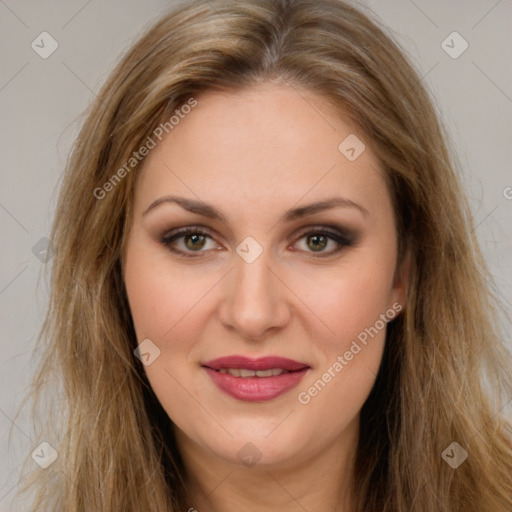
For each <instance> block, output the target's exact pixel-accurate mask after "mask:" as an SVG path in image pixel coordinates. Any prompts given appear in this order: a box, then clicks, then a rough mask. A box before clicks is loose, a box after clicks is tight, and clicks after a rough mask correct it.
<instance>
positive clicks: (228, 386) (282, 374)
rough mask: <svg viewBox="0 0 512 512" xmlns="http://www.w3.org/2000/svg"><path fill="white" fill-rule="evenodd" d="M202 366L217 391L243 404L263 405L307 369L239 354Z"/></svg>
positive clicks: (289, 362)
mask: <svg viewBox="0 0 512 512" xmlns="http://www.w3.org/2000/svg"><path fill="white" fill-rule="evenodd" d="M202 367H203V368H204V369H205V370H206V372H207V373H208V375H209V377H210V378H211V379H212V381H213V383H214V384H215V385H216V386H217V387H218V388H219V389H220V390H221V391H223V392H224V393H226V394H228V395H230V396H232V397H233V398H236V399H237V400H243V401H245V402H265V401H268V400H272V399H273V398H276V397H277V396H279V395H282V394H283V393H286V392H287V391H289V390H290V389H292V388H294V387H295V386H297V384H298V383H299V382H300V380H301V379H302V378H303V377H304V375H305V374H306V372H307V371H308V369H309V368H310V367H309V365H307V364H305V363H301V362H298V361H293V360H292V359H287V358H284V357H277V356H267V357H262V358H259V359H250V358H248V357H245V356H240V355H233V356H226V357H220V358H218V359H214V360H212V361H208V362H206V363H203V364H202Z"/></svg>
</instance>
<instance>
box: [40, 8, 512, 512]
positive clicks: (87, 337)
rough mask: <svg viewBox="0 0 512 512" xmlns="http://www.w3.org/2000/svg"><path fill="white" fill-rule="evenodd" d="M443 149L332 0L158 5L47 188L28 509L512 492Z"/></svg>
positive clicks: (486, 342) (422, 100)
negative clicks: (51, 391)
mask: <svg viewBox="0 0 512 512" xmlns="http://www.w3.org/2000/svg"><path fill="white" fill-rule="evenodd" d="M453 168H454V164H453V163H452V162H451V159H450V156H449V152H448V149H447V146H446V143H445V140H444V135H443V132H442V128H441V127H440V125H439V122H438V120H437V117H436V114H435V111H434V109H433V107H432V104H431V101H430V99H429V97H428V95H427V93H426V92H425V90H424V88H423V86H422V85H421V83H420V79H419V77H418V76H417V74H416V73H415V71H414V70H413V69H412V67H411V66H410V64H409V63H408V62H407V60H406V59H405V57H404V56H403V55H402V53H401V51H400V50H399V48H398V47H397V45H396V44H395V43H394V42H392V41H391V39H390V38H389V37H388V36H386V35H385V34H384V32H383V30H382V29H380V28H379V27H378V26H377V24H376V23H375V22H373V21H371V20H370V19H369V18H368V17H367V16H365V15H364V14H362V13H361V12H359V11H358V10H356V9H355V8H353V7H351V6H350V5H348V4H345V3H343V2H341V1H338V0H322V1H320V2H318V1H315V2H313V1H309V0H297V1H294V2H288V1H284V0H283V1H276V0H258V1H256V0H243V1H240V2H230V1H225V0H211V1H209V2H199V1H197V2H196V1H192V2H187V3H185V4H183V5H182V6H180V7H179V8H176V9H175V10H174V11H172V12H171V13H169V14H168V15H167V16H165V17H164V18H163V19H162V20H160V21H159V22H158V23H157V24H156V25H155V26H154V27H152V28H151V29H150V30H149V31H148V33H147V34H146V35H145V36H144V37H143V38H142V39H141V40H140V41H139V42H137V43H136V44H135V45H134V47H133V48H132V49H131V50H130V51H129V52H128V54H127V55H126V56H125V57H124V58H123V60H122V62H121V63H120V64H119V66H118V67H117V68H116V70H115V71H114V72H113V74H112V75H111V77H110V78H109V80H108V81H107V83H106V84H105V86H104V88H103V90H102V91H101V93H100V94H99V95H98V98H97V101H96V102H95V104H94V105H93V106H92V108H91V111H90V113H89V116H88V118H87V120H86V122H85V124H84V126H83V129H82V131H81V133H80V135H79V137H78V140H77V142H76V145H75V148H74V151H73V153H72V156H71V158H70V161H69V165H68V169H67V173H66V176H65V180H64V183H63V186H62V190H61V194H60V202H59V207H58V211H57V214H56V218H55V224H54V229H53V234H52V239H53V241H54V243H55V244H56V247H57V248H58V250H57V251H56V255H55V258H54V262H53V265H54V268H53V274H52V294H51V303H50V307H49V311H48V316H47V320H46V323H45V326H44V333H43V334H44V336H43V340H44V343H45V350H46V354H47V355H46V358H45V360H44V361H43V364H42V366H41V369H40V372H39V374H38V377H37V379H36V381H35V396H36V399H37V397H38V396H40V394H41V393H42V392H43V390H46V389H47V388H46V386H47V384H48V382H50V381H49V376H58V377H59V378H60V380H59V382H60V384H61V389H62V395H61V396H62V398H61V399H62V403H61V406H62V408H63V411H62V413H61V414H59V415H58V416H57V415H54V416H53V417H52V420H53V419H55V420H57V421H60V427H61V430H55V429H56V427H55V425H52V427H51V430H49V431H48V434H44V433H41V435H40V439H41V440H49V442H50V444H52V446H54V448H55V450H56V451H57V453H58V458H57V460H56V461H55V462H54V463H53V464H51V465H49V467H47V468H46V469H41V470H40V471H39V473H37V474H36V475H35V478H36V479H37V482H38V483H39V485H40V487H39V492H38V493H37V496H36V499H35V502H34V505H33V510H65V511H78V510H95V511H96V510H105V511H106V510H109V511H110V510H111V511H121V510H123V511H128V510H132V511H143V510H144V511H147V510H155V511H164V510H165V511H178V510H189V511H193V510H198V511H200V512H208V511H223V512H225V511H231V510H235V509H236V510H240V509H248V510H255V511H256V510H258V511H259V510H262V511H263V510H282V511H288V510H290V511H291V510H317V511H324V510H325V511H327V510H336V511H344V512H347V511H349V512H352V511H363V510H364V511H377V510H378V511H386V512H388V511H389V512H391V511H400V512H405V511H407V512H409V511H411V510H414V511H425V512H426V511H432V510H436V511H447V512H449V511H450V512H452V511H456V510H475V511H493V512H496V511H503V512H505V511H507V510H511V509H512V477H511V475H512V460H511V454H512V448H511V446H512V443H511V439H512V435H511V429H510V425H509V424H508V423H507V422H506V421H505V419H504V418H503V407H504V405H505V401H506V400H507V399H510V396H512V394H511V389H512V386H511V371H510V368H511V366H510V355H509V354H508V352H507V350H506V349H505V346H504V344H503V342H502V341H501V335H500V333H499V330H498V328H497V325H498V322H497V319H496V316H495V313H494V311H495V310H494V305H493V304H494V302H493V299H492V296H491V293H490V292H489V291H488V287H487V281H486V279H487V274H486V270H485V265H484V263H483V261H482V258H481V255H480V252H479V250H478V247H477V244H476V241H475V239H474V237H473V236H472V235H470V233H471V232H472V223H471V220H470V215H469V213H468V208H467V205H466V203H465V202H464V200H463V199H461V198H462V194H461V190H460V186H459V184H458V182H457V179H456V176H455V173H454V170H453ZM507 397H508V398H507ZM56 431H58V432H61V435H60V437H56V436H55V432H56ZM52 433H53V437H52ZM45 436H46V437H45Z"/></svg>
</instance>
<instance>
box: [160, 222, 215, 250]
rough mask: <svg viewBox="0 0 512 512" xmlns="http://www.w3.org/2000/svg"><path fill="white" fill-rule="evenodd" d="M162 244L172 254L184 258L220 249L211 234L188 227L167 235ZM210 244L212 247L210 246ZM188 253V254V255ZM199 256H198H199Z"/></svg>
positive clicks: (197, 228)
mask: <svg viewBox="0 0 512 512" xmlns="http://www.w3.org/2000/svg"><path fill="white" fill-rule="evenodd" d="M162 243H163V244H164V245H165V246H167V248H168V249H169V250H171V251H172V252H175V253H178V254H181V255H183V256H190V257H194V256H196V254H191V253H194V252H195V253H201V252H205V251H206V250H209V249H218V248H219V245H218V244H216V243H215V242H214V241H213V239H212V238H211V236H210V234H209V233H208V232H207V231H205V230H203V229H201V228H199V227H194V226H190V227H186V228H181V229H177V230H175V231H172V232H171V233H167V234H165V235H164V236H163V237H162ZM208 243H210V246H208ZM186 253H188V254H186ZM197 256H198V254H197Z"/></svg>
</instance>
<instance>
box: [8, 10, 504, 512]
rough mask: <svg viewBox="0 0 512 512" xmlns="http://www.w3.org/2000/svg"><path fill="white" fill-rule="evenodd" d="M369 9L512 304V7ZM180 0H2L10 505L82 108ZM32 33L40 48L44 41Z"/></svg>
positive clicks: (26, 449) (28, 446) (25, 445)
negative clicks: (432, 109)
mask: <svg viewBox="0 0 512 512" xmlns="http://www.w3.org/2000/svg"><path fill="white" fill-rule="evenodd" d="M363 3H364V4H365V5H367V6H368V7H370V8H371V9H372V10H373V11H374V12H375V13H376V15H377V16H378V17H379V18H380V19H381V20H382V22H383V23H384V24H385V25H386V26H387V27H389V30H390V31H392V32H393V33H394V37H395V39H396V40H397V41H398V42H399V43H400V44H401V45H402V46H403V47H404V48H405V49H406V50H407V52H408V53H409V55H410V57H411V58H412V60H413V62H414V64H415V66H416V67H417V69H418V71H419V73H420V74H421V76H422V77H423V83H424V84H425V85H426V86H427V87H428V89H429V90H430V92H431V95H432V96H433V97H434V101H435V104H436V105H437V108H438V109H439V111H440V113H441V116H442V121H443V122H444V123H445V124H446V125H447V127H448V129H449V133H450V136H451V138H452V141H453V144H454V145H455V147H456V150H457V154H458V158H459V160H460V162H461V166H462V169H463V181H464V186H465V188H466V191H467V195H468V198H469V201H470V205H471V208H472V211H473V214H474V218H475V221H476V225H477V227H476V233H477V235H478V238H479V240H480V243H481V245H482V249H483V251H484V254H485V256H486V259H487V261H488V264H489V266H490V269H491V272H492V274H493V276H494V280H495V282H496V285H497V287H498V291H499V294H500V295H501V297H502V299H503V301H504V303H505V305H506V307H507V308H509V307H510V306H511V303H512V265H511V261H512V222H511V213H512V173H511V165H510V164H511V161H512V158H511V156H512V123H511V113H512V68H511V66H510V49H511V42H512V31H511V30H510V21H511V19H512V2H511V1H510V0H500V1H496V0H472V1H468V0H451V1H446V0H435V1H432V0H428V1H427V0H415V1H412V0H385V1H382V0H381V1H377V0H367V1H365V2H363ZM171 5H172V2H170V1H164V0H149V1H142V0H138V1H137V0H123V1H121V0H108V1H103V2H100V1H98V0H89V1H87V0H68V1H64V0H51V1H50V0H47V1H37V2H36V1H35V0H31V1H24V0H0V33H1V34H2V44H1V49H0V51H1V68H0V69H1V75H0V120H1V130H2V131H1V146H0V155H1V159H0V163H1V189H0V226H1V236H2V250H1V270H0V305H1V330H0V332H1V341H0V346H1V353H0V369H1V370H0V386H1V387H0V389H1V396H0V443H1V450H2V455H1V459H2V464H1V466H0V476H1V480H0V510H11V508H10V507H11V505H10V503H11V499H12V497H13V496H14V494H15V491H16V488H17V486H18V485H19V478H20V477H19V474H18V468H19V466H20V463H21V461H22V459H23V457H24V456H26V454H27V453H31V452H32V450H33V449H34V448H35V446H34V443H33V441H32V439H31V433H30V429H29V426H28V424H27V423H26V418H25V416H24V414H22V415H21V416H20V417H19V418H18V419H17V420H16V423H15V424H13V419H14V414H15V411H16V409H17V407H18V406H19V404H20V402H21V398H22V397H23V396H24V392H25V390H26V386H27V384H28V382H29V380H30V377H31V375H32V372H33V368H34V362H32V361H31V356H32V354H33V347H34V343H35V340H36V338H37V334H38V331H39V328H40V326H41V322H42V318H43V313H44V309H45V305H46V298H47V295H46V293H47V292H46V287H45V286H44V285H43V286H40V289H39V291H37V290H36V286H37V283H38V280H39V281H41V282H42V283H43V284H44V280H41V279H40V272H41V270H42V267H43V264H42V261H41V260H42V259H44V258H43V257H42V249H44V247H45V238H46V237H47V236H48V233H49V230H50V225H51V220H52V215H53V211H54V207H55V202H56V198H57V192H58V185H59V182H60V178H61V175H62V171H63V168H64V163H65V160H66V157H67V154H68V152H69V149H70V146H71V143H72V141H73V139H74V137H75V136H76V135H77V132H78V129H79V127H80V122H81V117H80V116H81V113H82V112H83V110H84V109H85V107H86V106H87V105H88V104H89V103H90V102H91V100H92V99H93V98H94V95H95V92H96V91H97V90H98V88H99V87H100V85H101V84H102V82H103V81H104V80H105V78H106V76H107V74H108V73H109V71H110V70H111V69H112V67H113V65H114V64H115V63H116V62H117V61H118V59H119V56H120V54H121V53H122V52H123V51H124V50H126V48H127V47H128V46H129V45H130V44H131V43H132V42H133V41H134V40H135V39H136V38H137V36H138V35H139V34H140V33H141V32H142V31H143V30H144V29H145V28H146V27H147V26H148V24H150V23H151V22H152V21H154V20H155V19H157V18H158V17H159V16H160V15H161V14H162V13H163V12H164V11H166V10H167V9H168V8H169V7H170V6H171ZM42 32H47V33H48V34H50V36H51V38H53V40H54V41H55V42H56V43H53V41H52V40H51V39H49V38H48V36H46V35H44V36H40V34H41V33H42ZM453 32H457V33H458V34H455V35H454V34H453ZM41 37H44V38H46V39H45V41H46V44H44V45H42V44H41V43H40V40H41ZM33 41H35V43H34V45H37V43H38V41H39V47H37V46H35V48H33V46H32V44H33ZM443 41H444V43H443ZM52 44H54V45H55V44H58V48H57V49H56V51H54V52H53V53H52V54H51V55H50V56H48V57H47V58H42V57H41V56H40V53H41V52H43V48H41V46H45V49H44V51H49V49H51V45H52ZM466 44H467V45H468V47H467V49H466V50H465V51H464V52H463V53H462V54H461V55H457V54H458V53H460V51H461V50H462V49H463V48H465V46H466ZM36 48H37V51H36ZM38 51H39V53H38ZM43 53H44V52H43ZM455 56H456V57H457V58H454V57H455ZM507 332H508V333H510V331H509V330H507ZM508 343H510V337H509V340H508ZM511 398H512V397H511Z"/></svg>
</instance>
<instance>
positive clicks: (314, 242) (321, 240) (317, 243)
mask: <svg viewBox="0 0 512 512" xmlns="http://www.w3.org/2000/svg"><path fill="white" fill-rule="evenodd" d="M309 242H310V243H309V244H308V245H309V247H310V248H311V249H313V250H314V251H318V250H319V249H323V248H324V247H325V246H326V244H327V239H326V237H325V236H323V235H312V236H310V237H309Z"/></svg>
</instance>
